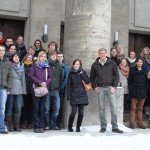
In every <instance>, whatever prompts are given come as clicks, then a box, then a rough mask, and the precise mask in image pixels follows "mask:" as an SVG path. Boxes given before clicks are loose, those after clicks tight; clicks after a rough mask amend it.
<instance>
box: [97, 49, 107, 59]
mask: <svg viewBox="0 0 150 150" xmlns="http://www.w3.org/2000/svg"><path fill="white" fill-rule="evenodd" d="M106 56H107V53H106V51H104V50H103V51H100V52H99V57H100V59H101V60H105V59H106Z"/></svg>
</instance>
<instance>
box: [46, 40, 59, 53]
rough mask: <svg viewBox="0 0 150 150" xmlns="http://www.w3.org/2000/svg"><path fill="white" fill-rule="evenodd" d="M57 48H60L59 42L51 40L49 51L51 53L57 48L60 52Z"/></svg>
mask: <svg viewBox="0 0 150 150" xmlns="http://www.w3.org/2000/svg"><path fill="white" fill-rule="evenodd" d="M57 49H58V44H57V43H56V42H55V41H51V42H49V44H48V50H47V53H49V52H50V51H53V50H55V51H56V52H58V51H57Z"/></svg>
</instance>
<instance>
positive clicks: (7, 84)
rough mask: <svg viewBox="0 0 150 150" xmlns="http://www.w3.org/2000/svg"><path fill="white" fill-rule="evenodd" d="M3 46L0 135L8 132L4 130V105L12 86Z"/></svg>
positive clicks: (0, 65) (1, 52)
mask: <svg viewBox="0 0 150 150" xmlns="http://www.w3.org/2000/svg"><path fill="white" fill-rule="evenodd" d="M4 54H5V46H3V45H0V133H2V134H7V133H8V131H7V130H6V129H5V123H4V118H5V105H6V100H7V94H9V93H10V88H11V85H12V73H11V64H10V62H9V61H8V59H6V58H5V57H4Z"/></svg>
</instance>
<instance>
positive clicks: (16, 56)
mask: <svg viewBox="0 0 150 150" xmlns="http://www.w3.org/2000/svg"><path fill="white" fill-rule="evenodd" d="M19 60H20V58H19V56H18V55H15V56H14V57H13V61H14V62H15V63H18V62H19Z"/></svg>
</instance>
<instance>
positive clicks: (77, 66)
mask: <svg viewBox="0 0 150 150" xmlns="http://www.w3.org/2000/svg"><path fill="white" fill-rule="evenodd" d="M73 67H74V69H75V70H78V69H79V67H80V62H79V61H76V62H75V64H74V65H73Z"/></svg>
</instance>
